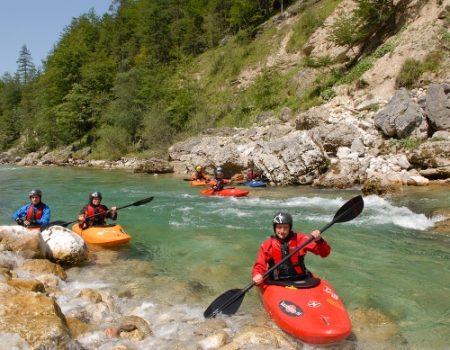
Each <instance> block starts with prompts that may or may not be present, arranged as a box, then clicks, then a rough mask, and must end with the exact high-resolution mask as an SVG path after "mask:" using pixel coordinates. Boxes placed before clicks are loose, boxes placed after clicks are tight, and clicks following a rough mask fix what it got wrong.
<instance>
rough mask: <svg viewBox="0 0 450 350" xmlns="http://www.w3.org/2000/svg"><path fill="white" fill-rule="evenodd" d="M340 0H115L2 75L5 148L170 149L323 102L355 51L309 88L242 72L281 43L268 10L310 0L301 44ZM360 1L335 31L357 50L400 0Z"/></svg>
mask: <svg viewBox="0 0 450 350" xmlns="http://www.w3.org/2000/svg"><path fill="white" fill-rule="evenodd" d="M340 1H341V0H307V1H300V2H295V1H288V0H184V1H180V0H113V1H112V3H111V6H110V10H109V11H108V12H107V13H106V14H104V15H102V16H101V17H99V16H97V15H96V14H95V13H94V12H93V11H90V12H88V13H86V14H84V15H82V16H80V17H78V18H75V19H73V20H72V22H71V23H70V24H68V25H67V27H66V28H65V29H64V31H63V32H62V33H61V35H60V39H59V40H58V42H57V43H55V45H54V48H53V50H52V52H51V53H50V54H49V55H48V57H47V58H46V60H45V61H44V62H43V66H42V67H40V68H39V69H36V67H35V65H34V63H33V61H32V53H30V52H29V51H28V49H27V47H26V45H24V46H23V47H22V50H21V51H20V52H19V53H18V60H17V71H16V72H15V73H7V74H5V75H3V76H2V77H1V79H0V151H3V150H7V149H9V148H11V147H15V146H17V145H20V147H21V149H22V150H23V152H24V153H29V152H33V151H36V150H39V149H42V148H43V147H47V148H48V149H54V148H58V147H61V146H65V145H69V144H74V145H76V146H77V147H80V148H81V147H85V146H90V147H91V148H92V154H91V156H92V157H93V158H98V159H118V158H120V157H121V156H124V155H138V156H150V155H152V156H164V155H165V154H166V152H167V147H168V146H169V145H171V144H172V143H173V142H176V141H178V140H181V139H184V138H186V137H187V136H192V135H196V134H198V133H199V132H201V131H202V130H205V129H207V128H211V127H221V126H222V127H223V126H249V125H251V123H252V122H253V121H254V120H255V118H256V117H257V116H258V114H260V113H262V112H264V111H266V110H276V109H277V108H278V109H280V108H282V107H283V106H289V107H290V108H292V109H293V110H299V109H307V108H308V107H310V106H312V105H317V104H320V103H323V102H324V101H327V100H329V99H330V98H332V97H333V96H334V91H333V89H332V86H333V84H334V83H336V82H338V81H343V79H348V75H347V73H348V72H349V70H350V69H352V67H353V66H355V65H356V64H357V63H358V62H356V60H355V61H354V62H350V63H346V65H345V67H344V70H342V69H340V70H335V69H333V70H328V71H327V73H326V74H325V75H322V76H319V78H318V79H317V83H316V84H315V85H314V86H313V88H312V89H310V90H308V92H307V94H306V95H304V96H300V97H299V96H296V95H295V94H293V93H292V91H290V89H291V87H290V86H289V79H290V76H292V74H293V73H290V72H289V71H288V72H287V74H284V75H283V74H279V72H277V71H275V70H269V69H268V70H264V69H263V70H262V72H261V74H260V75H259V76H258V77H257V78H256V79H255V80H254V81H253V82H252V84H251V85H249V86H247V87H246V88H243V89H242V88H241V89H237V88H234V80H235V79H236V77H237V76H238V74H239V73H240V72H241V71H242V70H243V69H244V68H245V67H246V66H247V65H249V64H255V63H256V64H257V63H258V59H260V58H261V57H262V56H264V55H266V54H267V52H268V51H269V50H270V48H271V46H273V45H275V43H273V42H271V40H273V39H272V37H273V36H274V32H275V31H276V29H275V26H273V25H272V26H270V24H268V23H269V22H270V21H268V19H270V18H274V17H275V16H278V15H279V14H280V13H282V11H283V9H286V8H287V7H288V6H289V5H292V4H293V3H301V6H299V7H298V10H297V11H298V12H299V13H300V14H301V19H300V21H299V24H298V25H297V28H295V30H294V35H293V36H292V38H291V39H290V42H289V43H288V49H289V50H291V51H295V50H299V49H301V47H302V45H303V44H304V43H305V41H306V39H307V38H308V37H309V35H311V34H312V33H313V32H314V30H315V29H316V28H318V27H319V26H320V25H321V24H322V23H323V22H324V20H325V19H326V18H327V16H328V15H329V14H330V13H332V11H333V10H334V9H335V8H336V6H337V5H338V4H339V3H340ZM357 3H358V7H357V11H355V13H354V14H353V15H352V16H351V17H346V18H342V19H341V20H340V21H339V22H338V23H336V25H335V27H334V29H333V35H332V37H331V38H330V39H331V40H333V41H334V42H335V43H337V44H339V45H347V46H348V47H349V48H350V49H351V48H352V46H354V45H358V44H360V43H361V42H364V40H366V39H367V38H369V37H373V34H374V33H376V32H377V30H380V28H383V26H384V27H385V24H386V23H389V21H390V20H392V18H393V17H395V16H394V6H393V5H392V1H391V0H358V1H357ZM263 29H264V30H263ZM375 47H376V46H375ZM387 49H389V48H387ZM358 58H359V57H358ZM302 64H303V65H304V66H305V67H306V66H308V67H315V68H317V67H318V68H319V69H320V67H321V66H326V65H335V64H336V62H328V61H327V59H326V57H325V58H323V59H322V61H317V60H313V59H309V60H308V59H305V60H304V61H302Z"/></svg>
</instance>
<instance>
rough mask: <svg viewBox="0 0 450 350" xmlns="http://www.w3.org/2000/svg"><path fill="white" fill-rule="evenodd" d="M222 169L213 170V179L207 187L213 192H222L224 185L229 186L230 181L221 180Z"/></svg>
mask: <svg viewBox="0 0 450 350" xmlns="http://www.w3.org/2000/svg"><path fill="white" fill-rule="evenodd" d="M223 176H224V173H223V168H222V167H221V166H219V167H217V168H216V169H215V170H214V179H212V180H211V181H210V182H209V185H210V186H211V188H212V189H213V190H214V191H221V190H223V187H224V185H226V184H229V183H230V182H231V180H227V179H224V178H223Z"/></svg>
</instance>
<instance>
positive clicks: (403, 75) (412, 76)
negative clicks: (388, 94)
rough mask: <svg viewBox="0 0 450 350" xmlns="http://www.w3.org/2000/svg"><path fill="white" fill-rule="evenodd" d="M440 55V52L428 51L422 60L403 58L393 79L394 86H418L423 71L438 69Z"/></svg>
mask: <svg viewBox="0 0 450 350" xmlns="http://www.w3.org/2000/svg"><path fill="white" fill-rule="evenodd" d="M442 56H443V54H442V52H438V51H434V52H430V53H429V54H428V55H427V56H426V57H425V59H424V60H423V61H418V60H416V59H413V58H409V59H407V60H405V62H404V63H403V66H402V68H401V70H400V73H399V75H398V77H397V79H396V81H395V84H396V87H406V88H413V87H416V86H418V84H419V81H420V77H421V76H422V74H423V73H425V72H433V73H436V72H438V71H439V69H440V66H441V61H442V59H443V57H442Z"/></svg>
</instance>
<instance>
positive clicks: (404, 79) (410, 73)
mask: <svg viewBox="0 0 450 350" xmlns="http://www.w3.org/2000/svg"><path fill="white" fill-rule="evenodd" d="M422 73H423V68H422V65H421V63H420V61H418V60H416V59H414V58H408V59H407V60H406V61H405V63H403V66H402V68H401V70H400V74H399V75H398V77H397V79H396V81H395V85H396V87H397V88H400V87H406V88H412V87H414V86H415V85H416V83H417V82H418V80H419V78H420V76H421V75H422Z"/></svg>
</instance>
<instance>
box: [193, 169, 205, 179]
mask: <svg viewBox="0 0 450 350" xmlns="http://www.w3.org/2000/svg"><path fill="white" fill-rule="evenodd" d="M192 179H193V180H206V176H205V173H204V172H203V171H200V172H199V171H195V172H193V173H192Z"/></svg>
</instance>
